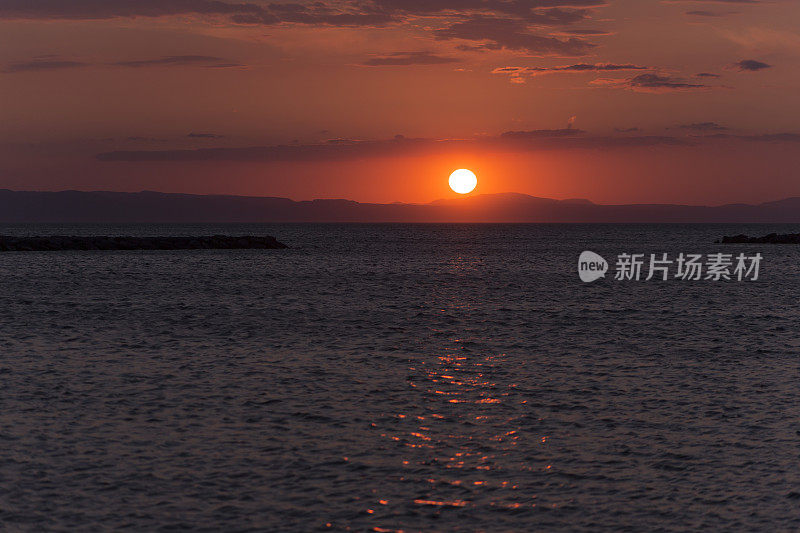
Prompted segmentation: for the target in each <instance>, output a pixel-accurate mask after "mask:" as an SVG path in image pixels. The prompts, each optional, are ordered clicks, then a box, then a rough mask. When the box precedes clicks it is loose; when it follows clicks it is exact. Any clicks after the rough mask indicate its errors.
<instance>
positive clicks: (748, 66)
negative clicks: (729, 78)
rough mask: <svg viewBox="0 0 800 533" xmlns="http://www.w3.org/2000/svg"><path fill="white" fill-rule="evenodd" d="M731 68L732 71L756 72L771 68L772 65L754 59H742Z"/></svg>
mask: <svg viewBox="0 0 800 533" xmlns="http://www.w3.org/2000/svg"><path fill="white" fill-rule="evenodd" d="M732 66H733V68H734V69H736V70H740V71H743V72H757V71H759V70H765V69H768V68H772V65H770V64H768V63H764V62H763V61H756V60H755V59H742V60H741V61H737V62H736V63H734V64H733V65H732Z"/></svg>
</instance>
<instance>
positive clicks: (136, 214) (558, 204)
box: [0, 189, 800, 223]
mask: <svg viewBox="0 0 800 533" xmlns="http://www.w3.org/2000/svg"><path fill="white" fill-rule="evenodd" d="M0 222H7V223H8V222H576V223H578V222H584V223H589V222H598V223H602V222H609V223H610V222H622V223H635V222H640V223H647V222H650V223H659V222H687V223H688V222H753V223H756V222H774V223H779V222H783V223H800V198H786V199H784V200H777V201H773V202H765V203H762V204H757V205H749V204H729V205H721V206H689V205H673V204H627V205H600V204H595V203H592V202H591V201H589V200H584V199H569V200H555V199H552V198H539V197H535V196H529V195H526V194H520V193H501V194H482V195H475V196H467V197H464V198H452V199H443V200H437V201H434V202H431V203H428V204H403V203H391V204H371V203H360V202H355V201H352V200H344V199H329V200H328V199H320V200H310V201H294V200H290V199H288V198H278V197H259V196H226V195H195V194H183V193H162V192H154V191H142V192H136V193H127V192H108V191H97V192H81V191H59V192H41V191H11V190H8V189H0Z"/></svg>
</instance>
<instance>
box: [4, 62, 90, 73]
mask: <svg viewBox="0 0 800 533" xmlns="http://www.w3.org/2000/svg"><path fill="white" fill-rule="evenodd" d="M88 65H89V63H84V62H82V61H68V60H58V59H33V60H31V61H21V62H18V63H10V64H8V65H6V66H5V67H4V68H3V69H2V72H5V73H12V74H13V73H19V72H40V71H46V70H65V69H72V68H81V67H86V66H88Z"/></svg>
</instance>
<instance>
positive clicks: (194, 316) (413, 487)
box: [0, 225, 800, 531]
mask: <svg viewBox="0 0 800 533" xmlns="http://www.w3.org/2000/svg"><path fill="white" fill-rule="evenodd" d="M771 231H780V232H789V231H797V229H796V228H792V227H786V226H784V227H780V226H753V227H744V226H731V227H726V226H714V225H699V226H679V225H676V226H644V225H641V226H637V225H627V226H625V225H620V226H614V225H609V226H581V225H553V226H547V225H442V226H436V225H433V226H423V225H277V226H259V225H245V226H234V225H230V226H218V227H214V226H146V225H145V226H109V227H104V226H3V227H0V233H6V234H8V233H15V234H46V233H61V234H64V233H67V234H92V233H96V234H128V235H153V234H165V235H166V234H168V235H182V234H213V233H231V234H243V233H252V234H269V235H275V236H276V237H278V239H279V240H282V241H283V242H285V243H287V244H288V245H289V246H291V248H290V249H289V250H238V251H237V250H226V251H148V252H63V253H62V252H9V253H2V254H0V282H1V284H2V285H1V286H2V290H0V522H2V524H3V526H4V528H5V529H9V530H23V531H27V530H30V531H41V530H64V531H97V530H107V529H125V528H127V529H129V530H131V531H144V530H211V531H247V530H254V531H316V530H319V531H326V530H344V529H348V528H349V529H350V530H353V531H369V530H373V531H393V530H404V531H419V530H426V531H534V530H544V531H581V530H586V531H597V530H608V531H620V530H642V529H648V530H653V529H662V530H720V529H725V530H750V531H752V530H757V529H773V530H778V531H786V530H796V529H798V528H800V466H798V464H799V460H800V418H799V417H800V387H799V386H798V385H799V382H798V377H799V376H798V354H799V352H800V338H798V334H797V332H798V329H800V320H799V319H798V311H797V308H798V302H799V301H800V299H799V298H800V284H798V262H799V261H800V248H798V247H795V246H776V245H726V246H724V247H723V246H722V245H714V244H713V241H714V239H717V238H719V237H720V236H721V235H723V234H735V233H750V234H758V235H760V234H765V233H769V232H771ZM585 249H589V250H593V251H595V252H598V253H600V254H601V255H604V256H605V257H606V259H611V260H612V262H613V259H614V258H615V257H616V254H618V253H622V252H635V253H648V254H649V253H651V252H669V253H670V254H676V253H677V252H685V253H690V252H697V253H712V252H717V251H726V252H735V253H738V252H740V251H744V252H746V253H755V252H761V253H762V255H763V256H764V261H763V263H762V270H761V277H760V279H759V280H758V281H756V282H742V283H735V282H728V283H726V282H721V283H714V282H711V281H697V282H686V281H675V280H672V281H668V282H657V281H648V282H645V281H641V282H638V283H636V282H619V281H614V280H613V279H605V280H601V281H599V282H597V283H595V284H583V283H581V282H580V280H579V279H578V276H577V273H576V263H577V257H578V254H579V253H580V252H581V251H582V250H585Z"/></svg>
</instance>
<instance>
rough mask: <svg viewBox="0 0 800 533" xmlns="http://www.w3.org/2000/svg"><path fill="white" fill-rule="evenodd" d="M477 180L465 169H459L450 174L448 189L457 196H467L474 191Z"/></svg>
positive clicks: (472, 173) (473, 174)
mask: <svg viewBox="0 0 800 533" xmlns="http://www.w3.org/2000/svg"><path fill="white" fill-rule="evenodd" d="M477 184H478V178H477V176H475V173H474V172H472V171H471V170H467V169H466V168H459V169H458V170H456V171H454V172H453V173H452V174H450V188H451V189H453V191H455V192H457V193H458V194H467V193H470V192H472V191H473V189H475V186H476V185H477Z"/></svg>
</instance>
